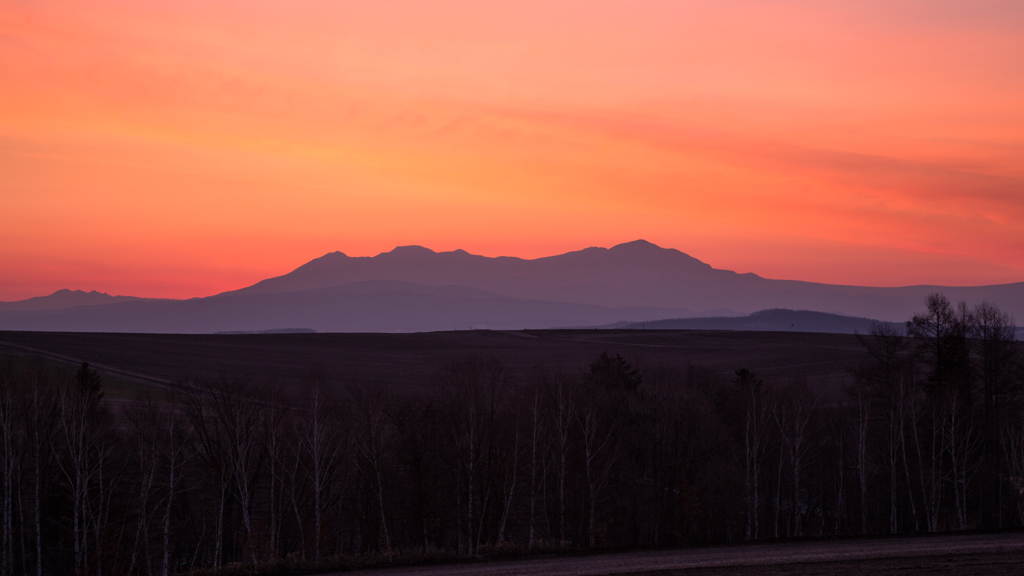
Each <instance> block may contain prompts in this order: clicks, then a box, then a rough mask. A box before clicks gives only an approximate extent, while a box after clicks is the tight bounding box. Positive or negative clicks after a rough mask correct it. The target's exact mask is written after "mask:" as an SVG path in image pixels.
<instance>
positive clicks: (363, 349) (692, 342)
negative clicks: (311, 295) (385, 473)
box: [0, 330, 864, 386]
mask: <svg viewBox="0 0 1024 576" xmlns="http://www.w3.org/2000/svg"><path fill="white" fill-rule="evenodd" d="M33 351H44V352H46V353H49V354H50V355H51V357H52V358H51V359H56V360H61V361H64V362H67V363H73V362H81V361H87V362H89V363H90V364H93V365H94V366H96V367H98V368H100V369H101V371H102V370H103V369H109V370H111V371H113V375H116V376H118V377H125V378H133V377H134V378H135V379H136V380H137V381H139V382H147V381H150V382H156V383H160V382H163V383H173V382H178V381H181V380H182V379H184V378H187V377H189V376H195V375H204V376H211V377H216V376H218V375H220V374H238V373H249V374H250V375H252V376H253V377H254V378H257V379H267V380H272V381H275V382H278V383H280V384H281V385H283V386H288V385H292V384H296V383H298V382H300V381H301V380H302V379H303V378H304V377H305V376H306V375H307V374H309V372H310V371H311V370H312V369H313V368H317V369H319V370H321V371H322V372H324V373H326V374H327V375H329V376H332V377H334V378H336V379H337V380H338V381H343V382H350V383H378V382H391V383H399V384H402V385H409V386H417V385H423V384H427V383H429V382H430V377H431V375H432V374H433V373H434V372H435V371H436V370H437V369H438V368H440V367H442V366H444V365H445V364H447V363H450V362H452V361H456V360H462V359H465V358H468V357H484V358H491V357H494V358H498V359H499V360H501V361H502V362H503V363H504V364H505V365H506V366H507V367H508V368H509V369H511V370H512V371H513V372H514V373H517V374H519V375H521V376H523V377H528V376H529V375H530V373H531V372H532V371H535V370H538V369H541V370H553V369H564V370H570V371H571V370H577V369H582V368H584V367H585V366H587V365H588V364H589V363H591V362H593V361H594V360H595V358H596V357H597V356H598V355H599V354H600V353H602V352H609V353H612V354H622V355H623V356H625V357H626V358H628V359H630V360H631V361H633V362H637V363H640V364H641V365H646V366H648V367H652V366H669V367H676V368H682V367H685V366H686V365H687V364H694V365H698V366H702V367H707V368H710V369H711V370H713V371H715V372H717V373H720V374H722V375H723V376H727V377H731V375H732V374H733V373H734V372H735V370H737V369H739V368H748V369H750V370H754V371H755V372H757V373H758V374H759V375H761V376H763V377H765V378H768V379H772V380H775V379H787V378H795V377H801V378H804V377H806V378H808V379H811V380H813V381H821V380H830V381H832V382H834V383H839V382H840V381H845V380H846V379H847V378H849V368H850V367H851V366H852V365H853V364H854V363H856V362H857V361H858V360H859V359H860V358H862V357H863V354H864V352H863V348H862V347H861V345H860V343H859V342H858V340H857V338H856V337H855V336H852V335H845V334H816V333H800V332H728V331H709V330H704V331H700V330H527V331H515V332H499V331H489V330H473V331H457V332H429V333H418V334H379V333H378V334H239V335H188V334H184V335H182V334H118V333H74V332H3V331H0V354H5V353H20V354H25V353H31V352H33Z"/></svg>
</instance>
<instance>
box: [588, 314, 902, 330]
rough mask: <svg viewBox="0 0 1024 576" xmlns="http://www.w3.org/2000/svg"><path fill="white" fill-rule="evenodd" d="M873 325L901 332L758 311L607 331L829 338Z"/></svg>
mask: <svg viewBox="0 0 1024 576" xmlns="http://www.w3.org/2000/svg"><path fill="white" fill-rule="evenodd" d="M875 324H881V325H885V326H887V327H889V328H894V329H896V330H897V331H898V332H900V333H902V332H903V331H904V325H903V323H901V322H882V321H879V320H872V319H871V318H856V317H853V316H843V315H841V314H829V313H826V312H812V311H810V310H786V309H782V308H775V309H772V310H760V311H757V312H754V313H753V314H750V315H747V316H738V317H737V316H733V317H722V316H718V317H714V316H712V317H702V318H671V319H665V320H654V321H651V322H621V323H618V324H615V325H611V326H607V328H619V329H627V330H641V329H646V330H742V331H748V332H764V331H767V332H825V333H832V334H855V333H859V334H868V333H870V331H871V328H872V326H873V325H875Z"/></svg>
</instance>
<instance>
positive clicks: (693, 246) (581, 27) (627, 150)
mask: <svg viewBox="0 0 1024 576" xmlns="http://www.w3.org/2000/svg"><path fill="white" fill-rule="evenodd" d="M1022 30H1024V3H1021V2H1019V1H1006V2H986V1H973V2H952V1H943V0H932V1H902V0H889V1H885V2H881V1H873V0H872V1H861V2H839V1H834V0H833V1H821V0H818V1H814V2H812V1H789V2H773V1H765V0H759V1H738V0H717V1H707V2H682V1H654V0H652V1H648V2H625V1H622V2H611V1H595V0H588V1H586V2H584V1H581V0H571V1H562V2H552V1H550V0H548V1H545V2H539V1H536V2H535V1H529V0H516V1H509V2H499V1H487V2H481V1H479V0H447V1H444V0H433V1H429V2H427V1H422V2H413V1H387V0H381V1H379V2H341V1H337V0H334V1H322V2H318V1H306V0H293V1H291V2H276V3H271V2H255V1H251V0H250V1H246V2H224V1H216V0H204V1H202V2H199V1H180V0H179V1H175V2H166V1H163V0H147V1H146V2H127V1H124V2H119V1H108V0H96V1H92V2H67V1H63V0H53V1H44V2H28V1H25V0H0V87H2V89H0V218H2V219H3V220H2V221H3V225H2V226H0V300H15V299H21V298H27V297H30V296H37V295H41V294H47V293H50V292H52V291H54V290H56V289H59V288H74V289H86V290H92V289H96V290H101V291H106V292H109V293H112V294H132V295H138V296H162V297H190V296H204V295H209V294H213V293H216V292H220V291H223V290H229V289H234V288H239V287H242V286H245V285H248V284H251V283H254V282H256V281H258V280H260V279H263V278H266V277H269V276H276V275H279V274H282V273H285V272H287V271H289V270H291V269H293V268H295V267H296V266H298V265H300V264H302V263H304V262H306V261H308V260H310V259H312V258H314V257H317V256H320V255H322V254H324V253H326V252H329V251H333V250H341V251H343V252H345V253H347V254H349V255H373V254H377V253H379V252H382V251H387V250H390V249H391V248H393V247H394V246H397V245H405V244H421V245H424V246H427V247H430V248H432V249H435V250H452V249H456V248H463V249H465V250H468V251H470V252H474V253H479V254H485V255H490V256H497V255H513V256H522V257H538V256H545V255H551V254H556V253H560V252H564V251H568V250H575V249H580V248H584V247H587V246H611V245H614V244H617V243H620V242H625V241H629V240H634V239H637V238H644V239H647V240H649V241H652V242H655V243H657V244H660V245H662V246H667V247H673V248H678V249H680V250H682V251H684V252H687V253H689V254H691V255H692V256H694V257H696V258H699V259H701V260H703V261H705V262H708V263H709V264H711V265H713V266H715V267H717V268H727V269H732V270H736V271H739V272H756V273H758V274H761V275H762V276H767V277H772V278H791V279H800V280H812V281H820V282H831V283H844V284H861V285H880V286H894V285H906V284H923V283H933V284H957V285H971V284H991V283H1003V282H1016V281H1024V34H1022V33H1021V31H1022Z"/></svg>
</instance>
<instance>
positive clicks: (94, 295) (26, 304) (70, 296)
mask: <svg viewBox="0 0 1024 576" xmlns="http://www.w3.org/2000/svg"><path fill="white" fill-rule="evenodd" d="M132 300H144V298H136V297H134V296H111V295H110V294H107V293H106V292H97V291H95V290H93V291H92V292H85V291H83V290H68V289H64V290H57V291H56V292H54V293H53V294H50V295H49V296H36V297H35V298H29V299H27V300H18V301H16V302H0V312H32V311H36V310H62V309H64V308H73V307H75V306H99V305H103V304H113V303H114V302H129V301H132Z"/></svg>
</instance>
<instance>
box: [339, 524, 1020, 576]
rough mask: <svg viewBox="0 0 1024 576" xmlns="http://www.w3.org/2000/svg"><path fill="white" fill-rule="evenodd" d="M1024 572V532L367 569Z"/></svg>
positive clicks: (553, 575)
mask: <svg viewBox="0 0 1024 576" xmlns="http://www.w3.org/2000/svg"><path fill="white" fill-rule="evenodd" d="M896 573H898V574H901V575H906V576H917V575H921V576H923V575H925V574H958V575H959V574H979V575H980V574H986V575H1003V574H1006V575H1010V574H1018V575H1019V574H1024V534H997V535H967V536H962V535H949V536H925V537H917V538H901V539H871V540H847V541H840V542H800V543H783V544H753V545H744V546H723V547H718V548H703V549H688V550H673V551H659V552H629V553H620V554H600V555H594V556H576V557H563V558H545V559H532V560H522V561H510V562H493V563H492V562H483V563H479V564H460V565H449V566H425V567H411V568H397V569H380V570H368V571H365V572H361V574H372V575H380V576H385V575H386V576H404V575H408V576H442V575H443V576H513V575H514V576H533V575H537V576H540V575H545V576H596V575H610V574H632V575H640V574H650V575H652V576H653V575H655V574H657V575H659V576H669V575H676V574H680V575H681V574H687V575H691V574H692V575H695V576H711V575H729V576H754V575H755V574H756V575H774V576H788V575H796V574H821V575H824V574H850V575H865V576H868V575H870V576H879V575H881V574H896ZM339 576H340V574H339Z"/></svg>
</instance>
